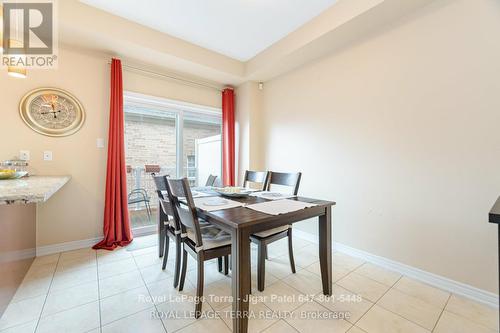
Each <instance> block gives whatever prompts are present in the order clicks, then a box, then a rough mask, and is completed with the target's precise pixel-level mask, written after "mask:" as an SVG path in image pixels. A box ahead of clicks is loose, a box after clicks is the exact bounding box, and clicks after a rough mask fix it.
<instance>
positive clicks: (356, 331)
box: [347, 326, 366, 333]
mask: <svg viewBox="0 0 500 333" xmlns="http://www.w3.org/2000/svg"><path fill="white" fill-rule="evenodd" d="M347 333H366V331H363V330H362V329H361V328H359V327H356V326H353V327H351V328H350V329H349V331H347Z"/></svg>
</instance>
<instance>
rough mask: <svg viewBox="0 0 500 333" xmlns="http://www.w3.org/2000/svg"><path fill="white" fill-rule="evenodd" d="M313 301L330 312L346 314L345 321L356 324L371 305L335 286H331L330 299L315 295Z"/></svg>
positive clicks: (358, 296)
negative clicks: (347, 314)
mask: <svg viewBox="0 0 500 333" xmlns="http://www.w3.org/2000/svg"><path fill="white" fill-rule="evenodd" d="M315 301H316V302H318V303H320V304H321V305H323V306H324V307H326V308H328V309H329V310H331V311H337V312H347V313H349V317H348V318H347V321H349V322H351V323H355V322H357V321H358V320H359V319H360V318H361V317H362V316H363V315H364V314H365V313H366V312H367V311H368V309H370V308H371V307H372V305H373V303H372V302H370V301H368V300H366V299H364V298H363V297H361V296H360V295H356V294H354V293H352V292H350V291H348V290H346V289H344V288H342V287H340V286H339V285H337V284H334V285H333V294H332V296H331V297H329V296H325V295H322V294H319V295H316V297H315Z"/></svg>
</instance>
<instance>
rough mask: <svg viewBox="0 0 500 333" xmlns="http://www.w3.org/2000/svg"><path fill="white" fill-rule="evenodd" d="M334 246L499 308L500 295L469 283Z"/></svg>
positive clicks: (305, 235)
mask: <svg viewBox="0 0 500 333" xmlns="http://www.w3.org/2000/svg"><path fill="white" fill-rule="evenodd" d="M293 234H294V235H295V236H297V237H298V238H302V239H304V240H307V241H309V242H312V243H316V244H317V243H318V236H317V235H313V234H311V233H308V232H305V231H302V230H298V229H297V228H294V229H293ZM333 248H334V250H336V251H339V252H342V253H345V254H347V255H350V256H352V257H357V258H360V259H363V260H364V261H367V262H370V263H373V264H375V265H378V266H381V267H384V268H387V269H389V270H392V271H395V272H398V273H400V274H402V275H405V276H408V277H410V278H413V279H416V280H419V281H422V282H424V283H427V284H429V285H431V286H434V287H437V288H440V289H443V290H446V291H449V292H451V293H454V294H457V295H462V296H465V297H468V298H471V299H473V300H475V301H478V302H481V303H485V304H487V305H489V306H492V307H496V308H498V306H499V304H498V295H496V294H494V293H492V292H489V291H486V290H482V289H479V288H476V287H473V286H470V285H468V284H465V283H462V282H458V281H454V280H451V279H449V278H446V277H443V276H440V275H437V274H434V273H430V272H426V271H424V270H421V269H419V268H415V267H412V266H409V265H406V264H403V263H400V262H398V261H394V260H391V259H388V258H385V257H381V256H377V255H374V254H371V253H369V252H366V251H362V250H358V249H356V248H353V247H350V246H347V245H344V244H341V243H338V242H334V243H333Z"/></svg>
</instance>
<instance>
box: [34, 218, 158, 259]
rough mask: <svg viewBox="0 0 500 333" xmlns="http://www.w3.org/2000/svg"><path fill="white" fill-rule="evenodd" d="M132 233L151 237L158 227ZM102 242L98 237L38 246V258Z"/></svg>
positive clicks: (140, 229)
mask: <svg viewBox="0 0 500 333" xmlns="http://www.w3.org/2000/svg"><path fill="white" fill-rule="evenodd" d="M132 233H133V235H134V237H139V236H146V235H151V234H154V233H156V225H154V226H147V227H143V228H138V229H136V230H133V231H132ZM101 240H102V237H96V238H89V239H82V240H77V241H72V242H65V243H58V244H51V245H44V246H37V248H36V256H37V257H40V256H45V255H48V254H54V253H60V252H66V251H71V250H78V249H84V248H89V247H92V246H94V245H95V244H97V243H98V242H100V241H101Z"/></svg>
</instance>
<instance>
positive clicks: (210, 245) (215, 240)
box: [187, 220, 231, 250]
mask: <svg viewBox="0 0 500 333" xmlns="http://www.w3.org/2000/svg"><path fill="white" fill-rule="evenodd" d="M201 222H204V221H202V220H200V231H201V239H202V241H203V250H209V249H215V248H217V247H222V246H227V245H231V235H230V234H228V233H227V232H225V231H223V230H221V229H219V228H217V227H215V226H213V225H211V224H209V223H208V222H205V223H201ZM187 236H188V238H189V239H191V240H192V241H193V242H194V243H196V236H195V233H194V230H192V229H187Z"/></svg>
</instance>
